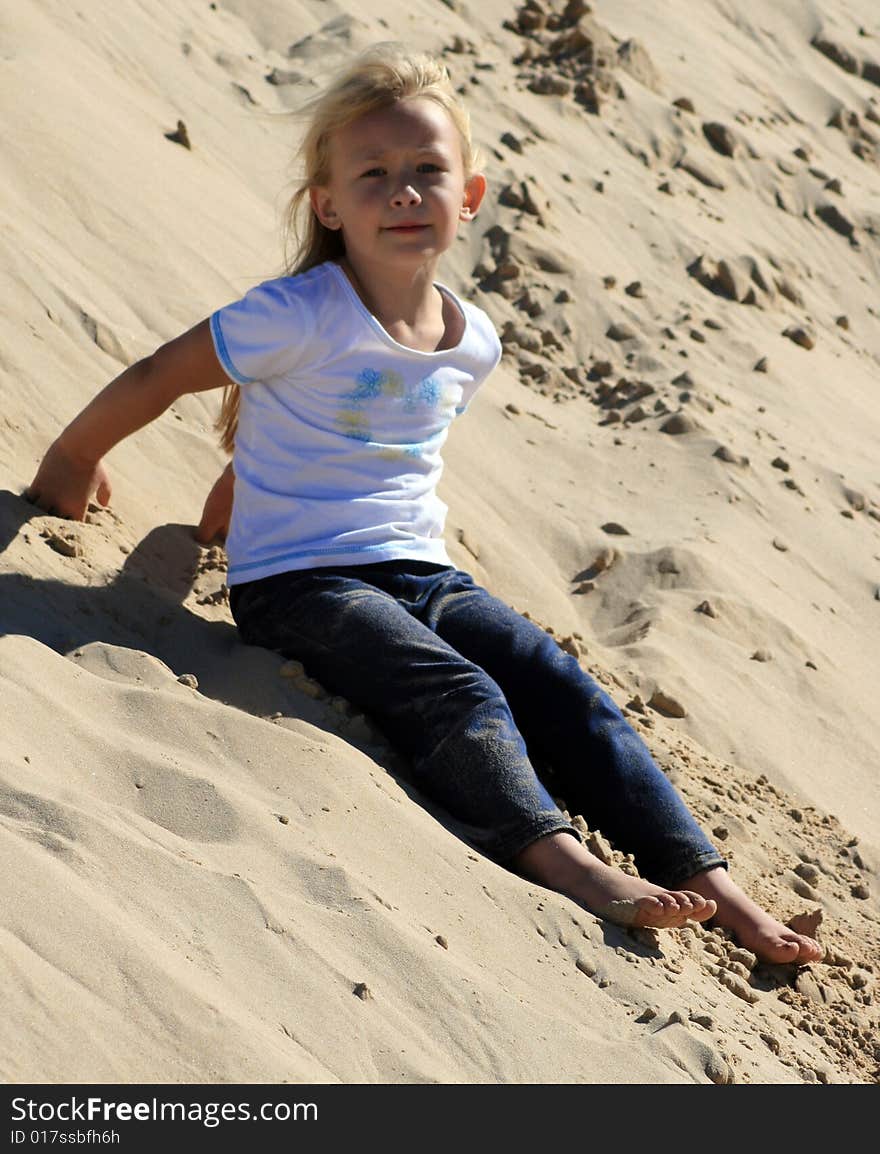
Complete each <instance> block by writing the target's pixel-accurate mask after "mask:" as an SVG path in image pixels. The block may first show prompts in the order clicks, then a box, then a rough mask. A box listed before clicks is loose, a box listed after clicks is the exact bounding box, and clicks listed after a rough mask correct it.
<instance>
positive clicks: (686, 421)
mask: <svg viewBox="0 0 880 1154" xmlns="http://www.w3.org/2000/svg"><path fill="white" fill-rule="evenodd" d="M699 427H700V426H699V425H698V424H697V422H696V421H695V420H694V418H693V417H689V416H688V415H687V413H673V414H672V416H671V417H668V418H667V419H666V420H665V421H664V422H663V424H662V425H661V426H660V432H661V433H668V434H669V435H670V436H672V437H680V436H681V435H682V434H684V433H695V432H696V431H697V429H699Z"/></svg>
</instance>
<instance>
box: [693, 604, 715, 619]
mask: <svg viewBox="0 0 880 1154" xmlns="http://www.w3.org/2000/svg"><path fill="white" fill-rule="evenodd" d="M695 612H696V613H704V614H705V615H706V616H707V617H717V616H718V614H717V612H716V610H715V607H714V605H713V604H712V602H711V601H701V602H700V604H699V605H698V606H697V607H696V610H695Z"/></svg>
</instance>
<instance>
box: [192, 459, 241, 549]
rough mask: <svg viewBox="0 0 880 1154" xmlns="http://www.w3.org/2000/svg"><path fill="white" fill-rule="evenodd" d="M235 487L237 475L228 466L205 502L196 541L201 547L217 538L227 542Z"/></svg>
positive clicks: (230, 466) (230, 465) (229, 465)
mask: <svg viewBox="0 0 880 1154" xmlns="http://www.w3.org/2000/svg"><path fill="white" fill-rule="evenodd" d="M234 485H235V474H234V473H233V471H232V464H231V462H230V464H228V465H227V466H226V468H225V469H224V470H223V472H222V473H221V474H220V476H219V477H218V478H217V480H216V481H215V482H214V487H213V488H212V489H211V492H210V493H209V494H208V496H207V498H206V500H205V507H204V509H203V510H202V519H201V521H200V522H199V527H198V529H196V540H197V541H198V542H199V544H201V545H210V543H211V542H212V541H213V540H214V538H215V537H219V538H220V540H221V541H225V540H226V534H227V533H228V532H229V519H230V517H231V516H232V498H233V489H234Z"/></svg>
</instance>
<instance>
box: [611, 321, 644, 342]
mask: <svg viewBox="0 0 880 1154" xmlns="http://www.w3.org/2000/svg"><path fill="white" fill-rule="evenodd" d="M638 335H639V334H638V333H637V332H636V330H635V329H634V328H632V327H631V326H630V325H625V324H618V323H616V322H615V323H614V324H612V325H609V326H608V328H607V330H606V332H605V336H606V337H608V339H609V340H611V341H632V340H635V338H636V337H637V336H638Z"/></svg>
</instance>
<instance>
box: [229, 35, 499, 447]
mask: <svg viewBox="0 0 880 1154" xmlns="http://www.w3.org/2000/svg"><path fill="white" fill-rule="evenodd" d="M415 96H420V97H424V98H426V99H428V100H434V101H436V103H437V104H439V105H440V107H441V108H444V109H445V110H446V112H447V113H448V114H449V117H450V119H451V120H452V123H453V124H454V125H455V127H456V128H457V129H458V134H459V137H460V138H461V152H462V160H463V162H464V171H465V177H470V176H471V175H472V174H473V173H474V172H475V171H476V169H477V165H478V159H479V158H478V155H477V151H476V149H475V147H474V144H473V141H472V139H471V128H470V118H469V117H468V114H467V111H466V109H465V108H464V107H463V106H462V105H461V104H460V103H459V100H458V97H457V95H456V92H455V90H454V88H453V87H452V81H451V80H450V78H449V73H448V72H447V70H446V66H445V65H444V64H443V63H441V61H439V60H437V59H436V58H435V57H433V56H431V55H429V54H428V53H426V52H415V53H413V52H408V51H407V50H406V49H405V48H404V47H403V46H402V45H400V44H395V43H392V42H387V43H383V44H376V45H374V46H373V47H372V48H369V49H368V50H367V51H366V52H363V53H362V54H361V55H360V56H357V57H356V58H355V59H354V60H353V61H352V62H351V63H350V64H349V65H348V67H347V68H345V69H344V71H342V72H341V73H340V74H339V75H338V76H337V77H336V79H335V80H334V81H333V82H332V83H331V84H330V86H329V87H328V88H327V89H326V90H325V91H324V92H323V93H321V94H320V95H319V96H317V97H315V98H314V99H313V100H311V101H309V102H308V103H307V104H306V105H305V106H304V108H303V109H302V113H303V115H305V116H307V117H308V119H309V124H308V128H307V130H306V133H305V137H304V138H303V141H302V144H301V145H300V148H299V152H298V156H299V158H300V161H301V166H302V171H303V176H302V178H301V180H300V181H299V183H298V184H297V185H296V187H295V190H294V193H293V196H292V197H291V199H290V202H289V203H288V205H287V210H286V212H285V216H284V259H285V265H284V271H285V275H287V276H296V275H297V274H298V273H303V272H306V271H307V270H308V269H310V268H314V267H315V265H318V264H322V263H323V262H324V261H327V260H337V259H338V258H339V257H341V256H343V255H344V254H345V244H344V241H343V237H342V232H341V230H334V229H328V228H325V226H324V225H323V224H321V222H320V221H319V220H318V218H317V216H316V215H315V213H314V211H313V210H312V206H311V203H310V200H309V190H310V189H311V188H313V187H316V186H321V185H326V184H328V183H329V181H330V141H331V139H332V137H333V134H334V133H336V132H339V131H340V130H341V129H343V128H345V127H346V125H349V124H351V123H352V122H353V121H355V120H357V119H359V118H360V117H361V116H365V115H367V113H370V112H375V111H377V110H378V109H380V108H387V107H388V106H389V105H391V104H395V103H396V102H397V101H399V100H407V99H411V98H412V97H415ZM238 409H239V390H238V385H234V384H230V385H227V387H226V389H225V390H224V393H223V404H222V407H221V410H220V416H219V418H218V420H217V424H216V428H217V431H218V432H219V433H220V444H221V446H222V447H223V448H224V449H225V450H226V452H228V453H231V452H232V449H233V445H234V443H235V431H236V428H237V426H238Z"/></svg>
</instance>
